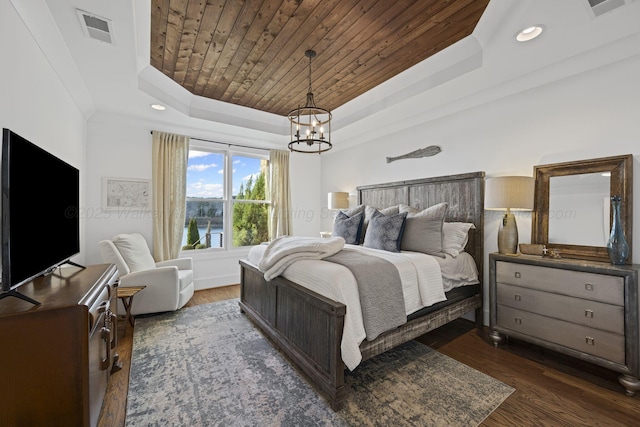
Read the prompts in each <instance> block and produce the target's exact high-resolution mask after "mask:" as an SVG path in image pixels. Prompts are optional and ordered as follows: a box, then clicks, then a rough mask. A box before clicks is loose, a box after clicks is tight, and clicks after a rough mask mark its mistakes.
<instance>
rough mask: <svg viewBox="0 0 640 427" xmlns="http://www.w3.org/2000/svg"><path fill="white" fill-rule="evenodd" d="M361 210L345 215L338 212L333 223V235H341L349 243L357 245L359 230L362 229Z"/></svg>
mask: <svg viewBox="0 0 640 427" xmlns="http://www.w3.org/2000/svg"><path fill="white" fill-rule="evenodd" d="M363 218H364V215H363V213H362V212H360V213H357V214H355V215H353V216H352V217H349V216H347V214H345V213H344V212H338V215H336V219H335V221H334V223H333V234H332V236H333V237H342V238H343V239H344V242H345V243H347V244H349V245H357V244H358V242H359V241H360V231H361V230H362V220H363Z"/></svg>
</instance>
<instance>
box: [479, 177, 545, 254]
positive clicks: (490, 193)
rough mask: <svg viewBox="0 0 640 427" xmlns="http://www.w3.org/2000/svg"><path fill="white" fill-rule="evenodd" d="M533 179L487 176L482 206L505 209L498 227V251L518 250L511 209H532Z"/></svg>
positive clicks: (491, 208)
mask: <svg viewBox="0 0 640 427" xmlns="http://www.w3.org/2000/svg"><path fill="white" fill-rule="evenodd" d="M533 189H534V180H533V178H532V177H530V176H500V177H495V178H487V181H486V186H485V201H484V207H485V209H487V210H505V209H506V212H505V214H504V216H503V217H502V221H500V226H499V228H498V252H500V253H501V254H511V255H514V254H516V253H517V252H518V226H517V224H516V217H515V216H514V215H513V214H512V213H511V211H512V210H517V211H530V210H532V209H533Z"/></svg>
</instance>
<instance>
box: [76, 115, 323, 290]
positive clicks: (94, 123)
mask: <svg viewBox="0 0 640 427" xmlns="http://www.w3.org/2000/svg"><path fill="white" fill-rule="evenodd" d="M154 129H157V130H162V131H167V132H175V133H180V134H185V135H189V136H192V137H199V138H205V139H210V140H214V141H221V142H228V143H243V144H249V145H253V146H255V145H256V143H255V140H254V141H253V144H251V142H252V141H238V140H236V138H237V136H235V137H234V136H232V135H229V134H228V133H223V132H220V131H216V130H215V126H213V127H210V128H209V129H207V130H203V129H202V128H196V127H193V128H189V127H188V126H184V125H182V126H177V125H172V124H169V123H161V122H151V121H145V120H140V119H134V118H129V117H123V116H117V115H113V114H106V113H98V114H96V115H95V116H94V117H92V118H91V120H89V122H88V124H87V153H88V160H87V175H86V187H87V199H86V204H85V206H84V208H85V210H86V212H87V227H86V228H87V232H86V258H87V262H88V263H100V262H102V259H101V257H100V253H99V250H98V242H99V241H100V240H103V239H109V238H111V237H113V236H114V235H116V234H118V233H129V232H139V233H141V234H142V235H143V236H145V238H146V239H147V241H148V242H149V245H150V246H152V239H153V229H152V213H151V212H148V211H147V212H145V211H128V212H125V213H118V212H113V211H106V210H104V209H103V208H102V180H103V178H104V177H121V178H140V179H151V134H150V132H151V130H154ZM225 131H228V129H225ZM255 137H256V136H253V138H255ZM264 138H265V140H268V141H270V140H271V139H273V136H272V135H264ZM285 142H286V139H284V140H283V144H282V147H280V148H285V147H286V145H285ZM290 173H291V190H292V205H293V209H292V216H293V230H294V234H296V235H308V236H317V235H318V233H319V232H320V214H319V213H320V211H321V203H320V198H319V197H318V194H320V191H321V185H320V181H319V179H318V177H319V176H320V159H319V158H318V156H309V155H306V156H305V155H301V156H296V155H295V154H292V155H291V158H290ZM246 254H247V250H246V249H236V250H229V251H206V252H205V251H191V252H189V253H186V254H184V255H182V256H190V257H192V258H193V259H194V275H195V281H196V289H205V288H211V287H216V286H224V285H229V284H233V283H239V281H240V267H239V265H238V260H239V259H241V258H244V257H246Z"/></svg>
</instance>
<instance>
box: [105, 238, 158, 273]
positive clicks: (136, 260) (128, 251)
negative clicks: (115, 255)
mask: <svg viewBox="0 0 640 427" xmlns="http://www.w3.org/2000/svg"><path fill="white" fill-rule="evenodd" d="M111 241H112V242H113V244H114V245H116V248H118V251H119V252H120V255H122V258H124V261H125V262H126V263H127V265H128V266H129V269H130V270H131V271H132V272H134V271H143V270H151V269H154V268H156V262H155V260H154V259H153V257H152V256H151V251H150V250H149V246H147V241H146V240H145V239H144V237H142V234H139V233H133V234H118V235H117V236H114V238H113V239H111Z"/></svg>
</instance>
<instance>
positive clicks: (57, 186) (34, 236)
mask: <svg viewBox="0 0 640 427" xmlns="http://www.w3.org/2000/svg"><path fill="white" fill-rule="evenodd" d="M1 166H2V173H1V176H2V208H1V210H2V287H1V291H0V299H2V298H4V297H6V296H14V297H18V298H21V299H25V300H27V301H30V302H32V303H34V304H37V301H33V300H31V299H30V298H28V297H26V296H25V295H22V294H20V293H19V292H17V291H16V288H18V287H19V286H20V285H22V284H24V283H26V282H28V281H30V280H32V279H34V278H36V277H39V276H41V275H44V274H47V273H49V272H51V271H53V270H54V269H55V268H56V267H58V266H59V265H61V264H63V263H66V262H69V259H70V258H71V257H72V256H74V255H76V254H78V253H79V252H80V221H79V215H78V210H79V203H80V197H79V195H80V173H79V171H78V169H76V168H75V167H73V166H71V165H69V164H68V163H66V162H64V161H62V160H60V159H59V158H57V157H56V156H54V155H53V154H51V153H49V152H47V151H46V150H43V149H42V148H40V147H38V146H37V145H35V144H33V143H31V142H29V141H28V140H26V139H25V138H23V137H21V136H19V135H17V134H16V133H14V132H12V131H11V130H9V129H3V130H2V161H1Z"/></svg>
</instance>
